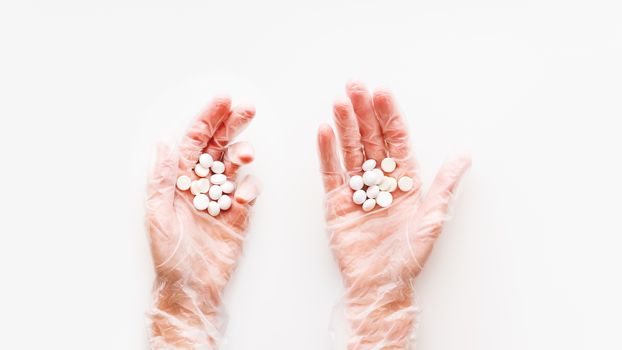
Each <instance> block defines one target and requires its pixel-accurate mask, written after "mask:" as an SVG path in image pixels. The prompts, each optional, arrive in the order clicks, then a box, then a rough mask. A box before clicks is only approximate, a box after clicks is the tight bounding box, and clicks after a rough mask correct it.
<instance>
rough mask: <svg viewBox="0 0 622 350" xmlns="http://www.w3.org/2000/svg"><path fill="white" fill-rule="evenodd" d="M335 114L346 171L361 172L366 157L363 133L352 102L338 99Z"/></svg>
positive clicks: (334, 108) (335, 104) (334, 109)
mask: <svg viewBox="0 0 622 350" xmlns="http://www.w3.org/2000/svg"><path fill="white" fill-rule="evenodd" d="M333 114H334V116H335V126H336V127H337V134H338V135H339V143H340V144H341V153H342V155H343V163H344V166H345V168H346V171H348V172H350V173H355V172H359V171H361V165H362V164H363V162H364V161H365V157H364V156H363V147H362V145H361V134H360V133H359V126H358V123H357V121H356V116H355V115H354V110H353V109H352V104H351V103H350V101H348V100H339V101H336V102H335V103H334V105H333Z"/></svg>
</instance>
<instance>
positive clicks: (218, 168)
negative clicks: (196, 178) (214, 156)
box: [212, 160, 225, 174]
mask: <svg viewBox="0 0 622 350" xmlns="http://www.w3.org/2000/svg"><path fill="white" fill-rule="evenodd" d="M212 171H213V172H214V174H222V173H224V172H225V164H224V163H223V162H221V161H219V160H216V161H214V163H212Z"/></svg>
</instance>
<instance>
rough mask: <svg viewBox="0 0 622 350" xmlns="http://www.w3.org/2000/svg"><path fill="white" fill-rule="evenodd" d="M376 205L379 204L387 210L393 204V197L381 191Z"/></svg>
mask: <svg viewBox="0 0 622 350" xmlns="http://www.w3.org/2000/svg"><path fill="white" fill-rule="evenodd" d="M376 203H378V205H379V206H381V207H383V208H386V207H388V206H389V205H391V203H393V195H392V194H391V193H389V192H385V191H381V192H380V193H378V197H376Z"/></svg>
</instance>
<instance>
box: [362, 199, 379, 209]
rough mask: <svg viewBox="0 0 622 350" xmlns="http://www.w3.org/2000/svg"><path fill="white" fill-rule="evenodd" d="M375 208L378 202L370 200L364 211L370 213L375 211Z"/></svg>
mask: <svg viewBox="0 0 622 350" xmlns="http://www.w3.org/2000/svg"><path fill="white" fill-rule="evenodd" d="M375 206H376V200H375V199H371V198H370V199H368V200H366V201H365V202H364V203H363V210H365V211H370V210H372V209H374V207H375Z"/></svg>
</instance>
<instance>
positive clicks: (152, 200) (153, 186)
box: [147, 143, 178, 212]
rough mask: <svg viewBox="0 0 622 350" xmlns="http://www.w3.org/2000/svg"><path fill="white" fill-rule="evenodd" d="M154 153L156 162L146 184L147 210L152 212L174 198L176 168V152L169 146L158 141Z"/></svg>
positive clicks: (170, 202)
mask: <svg viewBox="0 0 622 350" xmlns="http://www.w3.org/2000/svg"><path fill="white" fill-rule="evenodd" d="M156 154H157V155H156V164H155V167H154V168H153V173H152V174H151V176H150V178H149V183H148V186H147V211H148V212H153V211H155V210H156V209H158V208H161V207H163V206H168V205H171V206H172V205H173V199H174V198H175V185H176V182H177V170H178V156H177V153H176V152H174V151H173V150H172V149H171V147H170V146H168V145H166V144H163V143H160V144H158V148H157V152H156Z"/></svg>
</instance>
